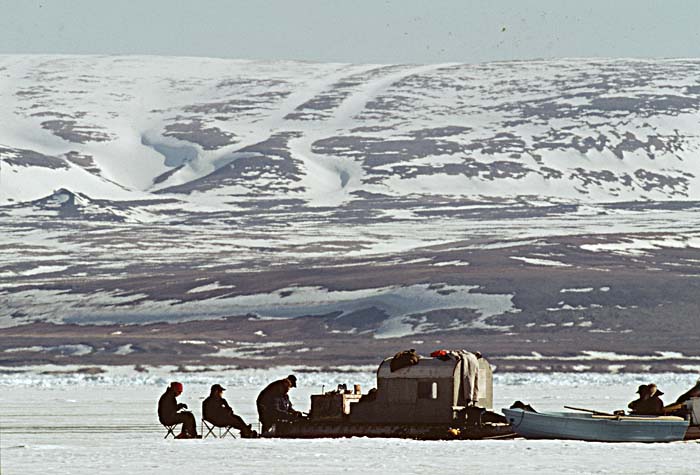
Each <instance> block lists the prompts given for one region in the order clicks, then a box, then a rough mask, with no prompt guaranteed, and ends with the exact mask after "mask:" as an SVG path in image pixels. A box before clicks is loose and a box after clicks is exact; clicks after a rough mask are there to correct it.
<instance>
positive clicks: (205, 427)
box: [202, 419, 216, 439]
mask: <svg viewBox="0 0 700 475" xmlns="http://www.w3.org/2000/svg"><path fill="white" fill-rule="evenodd" d="M215 428H216V426H214V425H211V426H210V425H209V424H208V423H207V422H206V421H205V420H204V419H202V434H203V435H202V439H206V438H207V437H208V436H210V435H211V436H212V437H214V438H215V439H216V433H214V429H215Z"/></svg>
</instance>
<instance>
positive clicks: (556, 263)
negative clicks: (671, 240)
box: [510, 256, 571, 267]
mask: <svg viewBox="0 0 700 475" xmlns="http://www.w3.org/2000/svg"><path fill="white" fill-rule="evenodd" d="M510 258H511V259H515V260H516V261H523V262H524V263H526V264H530V265H533V266H549V267H571V264H566V263H565V262H559V261H553V260H550V259H537V258H532V257H519V256H510Z"/></svg>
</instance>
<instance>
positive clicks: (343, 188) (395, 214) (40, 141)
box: [0, 56, 700, 371]
mask: <svg viewBox="0 0 700 475" xmlns="http://www.w3.org/2000/svg"><path fill="white" fill-rule="evenodd" d="M0 104H2V106H3V107H2V108H0V333H1V334H2V335H3V336H6V337H8V338H4V339H0V363H2V362H6V363H11V364H15V363H17V362H21V361H28V360H32V361H33V360H35V359H36V358H39V359H41V358H48V359H49V360H51V361H59V362H74V363H75V362H76V361H82V360H85V359H93V360H95V361H99V362H105V361H106V362H107V363H114V360H115V359H116V360H117V361H120V362H124V361H129V362H132V363H138V362H140V361H141V359H143V358H148V359H150V361H152V362H154V363H161V364H162V363H165V362H172V358H173V355H174V354H178V355H180V356H178V357H177V358H179V359H180V360H181V361H184V362H192V361H195V362H203V361H205V360H206V358H205V357H209V356H211V355H212V354H216V355H217V356H216V357H217V358H218V360H217V361H219V362H222V363H231V364H240V363H241V361H245V362H246V363H245V364H251V361H253V362H255V361H257V359H259V358H261V359H263V360H265V361H268V360H267V359H269V358H271V359H274V358H284V359H285V360H286V361H298V362H302V363H304V364H310V365H314V364H319V361H323V359H324V358H325V355H326V354H327V353H328V351H331V352H332V353H333V354H335V355H339V356H338V357H339V358H340V357H342V358H347V359H348V360H352V361H354V362H360V363H364V362H367V359H366V358H367V357H368V356H367V353H368V352H371V351H375V352H376V354H379V355H386V354H392V352H393V351H394V350H395V348H396V346H397V345H399V344H400V345H406V346H410V347H415V346H418V347H419V346H420V345H421V344H423V343H425V344H426V345H428V342H431V343H430V345H429V346H431V347H432V346H434V345H436V344H439V345H447V344H449V345H454V346H458V347H462V346H467V345H477V346H478V347H479V348H481V349H483V350H486V351H488V352H490V354H492V355H493V354H496V355H499V354H500V355H501V357H503V358H504V359H503V360H501V361H500V364H503V365H512V364H513V363H512V361H516V362H517V363H516V366H515V367H513V366H509V367H510V368H511V369H515V370H517V369H521V370H522V369H524V368H525V369H527V368H531V367H532V368H535V367H536V366H537V365H538V364H540V363H541V361H542V358H543V357H542V354H543V352H545V353H546V352H547V351H551V352H553V353H556V354H557V355H559V356H561V355H565V357H564V359H560V360H557V361H559V363H551V367H552V368H558V369H571V368H570V367H569V366H566V365H578V364H580V362H573V363H568V361H569V360H568V359H566V358H568V356H566V355H568V354H569V352H571V351H579V352H580V351H591V352H594V354H610V352H623V351H624V352H626V353H630V354H641V353H645V352H646V353H649V352H652V353H653V352H662V353H663V354H667V353H668V352H672V354H674V355H681V357H676V356H674V357H673V358H672V359H671V360H669V361H667V362H666V363H664V364H666V368H667V369H670V370H673V371H677V370H679V369H683V364H684V358H685V357H686V356H687V357H688V358H690V357H693V358H695V357H697V356H698V355H700V351H698V349H697V348H698V345H697V343H698V342H697V341H696V340H694V339H693V338H689V337H688V334H691V335H692V334H696V335H697V334H700V321H699V320H698V318H697V316H698V314H699V312H700V309H699V308H698V303H697V295H698V292H700V284H699V283H698V282H700V281H698V279H697V276H698V275H700V269H699V268H698V265H697V263H698V262H700V234H699V233H698V229H700V213H699V212H698V210H700V204H699V203H700V182H699V181H698V180H699V178H700V160H699V157H700V60H649V61H643V60H626V59H622V60H619V59H610V60H557V61H526V62H507V63H491V64H482V65H465V64H441V65H427V66H426V65H349V64H314V63H301V62H255V61H231V60H217V59H201V58H159V57H92V56H0ZM222 319H223V320H222ZM213 320H215V321H218V323H216V324H213V323H211V322H212V321H213ZM47 322H48V323H47ZM156 322H169V325H165V326H163V327H157V328H155V327H154V328H151V330H150V331H154V332H156V333H157V335H154V334H151V333H144V332H143V331H141V327H140V325H142V324H146V323H148V324H152V323H153V324H155V323H156ZM659 322H663V328H664V331H663V332H659V331H658V328H659ZM49 323H50V324H49ZM53 323H57V324H59V325H58V326H53V325H51V324H53ZM67 324H75V326H72V325H67ZM91 324H99V325H103V326H104V328H102V327H98V329H97V330H96V329H95V328H94V327H91V326H90V325H91ZM125 324H136V325H137V327H138V330H133V329H130V330H127V329H126V327H125V328H122V325H125ZM20 325H25V327H20ZM158 325H160V323H158ZM129 328H130V327H129ZM132 330H133V331H132ZM105 332H107V333H105ZM115 335H116V336H115ZM166 335H167V338H166ZM192 335H196V337H195V338H194V339H193V337H192ZM166 340H168V341H169V342H170V343H169V345H168V346H164V343H163V342H164V341H166ZM192 341H197V342H198V343H196V344H195V343H191V342H192ZM358 342H360V343H361V345H358ZM432 342H435V343H432ZM173 345H175V346H173ZM175 347H176V348H177V350H174V349H173V348H175ZM36 348H39V349H46V350H45V351H44V350H41V351H34V350H32V349H36ZM55 349H58V350H55ZM66 349H67V350H66ZM76 349H77V350H76ZM127 349H128V351H127ZM432 349H434V348H426V351H427V350H430V351H431V350H432ZM64 350H65V351H64ZM76 351H77V353H76ZM212 351H215V352H216V353H212ZM428 352H429V351H428ZM513 355H516V357H517V358H516V359H515V360H510V359H507V357H508V358H509V357H511V356H513ZM537 355H539V356H537ZM684 355H686V356H684ZM202 358H204V359H202ZM545 358H546V355H545ZM41 361H44V360H43V359H42V360H41ZM372 361H373V360H372ZM626 361H627V360H626ZM664 361H666V360H664ZM256 364H259V362H258V363H256ZM557 365H564V366H557ZM596 365H598V366H600V367H604V368H607V367H608V366H610V365H616V363H615V362H614V361H608V360H605V359H603V360H601V362H599V363H596ZM598 366H596V367H598ZM633 369H634V368H633ZM636 370H639V371H641V370H643V371H646V369H645V368H642V367H641V366H637V367H636Z"/></svg>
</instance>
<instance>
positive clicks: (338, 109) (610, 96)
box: [0, 56, 700, 202]
mask: <svg viewBox="0 0 700 475" xmlns="http://www.w3.org/2000/svg"><path fill="white" fill-rule="evenodd" d="M0 68H2V69H1V71H0V73H1V74H2V87H1V88H0V100H1V101H2V104H3V105H4V106H5V107H4V108H3V109H4V112H3V114H2V117H0V122H1V123H2V133H1V134H0V144H2V149H0V156H1V157H2V164H3V165H4V172H3V173H2V180H3V190H2V195H1V196H0V199H2V200H3V201H4V202H7V201H8V200H10V199H12V200H14V201H27V200H32V199H36V198H40V197H42V196H46V195H48V194H49V193H50V192H52V191H53V190H54V189H57V188H59V187H66V188H69V189H71V190H73V191H78V192H85V193H88V194H91V195H93V196H94V197H96V198H112V197H114V198H123V197H124V193H123V188H126V189H128V190H131V191H133V192H134V193H148V192H153V191H156V190H160V191H161V192H168V193H170V192H172V193H183V192H184V193H190V192H192V191H195V190H196V191H200V192H208V191H211V190H214V189H215V190H216V194H218V195H226V196H241V195H247V194H251V193H255V194H259V193H261V192H264V193H265V195H266V196H276V197H279V195H284V196H285V197H290V196H294V197H297V198H299V199H303V200H307V199H314V198H315V199H316V200H318V199H319V195H328V200H330V202H338V198H337V196H336V197H334V196H333V195H338V194H341V195H342V196H343V197H344V199H345V200H347V199H352V197H354V196H356V195H357V193H360V192H371V193H381V194H386V195H390V196H404V195H408V194H413V193H420V194H448V195H451V196H455V195H457V196H492V197H502V196H504V195H508V196H514V195H522V196H542V197H559V198H567V199H574V200H583V201H632V200H637V199H697V198H698V195H700V192H699V191H698V184H697V175H698V170H697V168H698V165H697V160H694V159H693V157H695V156H697V153H698V152H699V151H700V137H699V135H700V132H699V130H700V127H699V125H700V124H698V109H700V82H698V79H697V78H698V76H699V75H698V71H699V70H700V62H699V61H695V60H654V61H642V60H559V61H531V62H510V63H492V64H485V65H460V64H445V65H429V66H410V65H391V66H372V65H343V64H313V63H295V62H253V61H231V60H214V59H195V58H158V57H89V56H88V57H80V56H77V57H70V56H65V57H62V56H24V57H23V56H3V57H1V58H0ZM37 154H40V155H42V156H45V157H50V158H45V159H44V162H43V164H40V163H38V162H37V160H36V156H37ZM51 160H53V162H51ZM49 163H53V165H49ZM59 163H60V166H59V165H58V164H59ZM28 168H31V170H28ZM49 170H51V171H52V173H50V174H48V176H46V177H44V175H47V172H48V171H49ZM30 176H34V177H36V176H41V177H42V179H41V181H40V182H39V183H37V184H36V185H34V186H31V187H27V186H26V183H27V182H29V181H31V180H30ZM319 190H320V191H319Z"/></svg>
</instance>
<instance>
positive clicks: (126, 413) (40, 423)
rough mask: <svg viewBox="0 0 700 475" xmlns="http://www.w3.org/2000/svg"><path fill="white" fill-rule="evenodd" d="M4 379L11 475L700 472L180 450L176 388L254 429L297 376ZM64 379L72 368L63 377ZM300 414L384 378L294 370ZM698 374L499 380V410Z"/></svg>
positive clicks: (541, 453)
mask: <svg viewBox="0 0 700 475" xmlns="http://www.w3.org/2000/svg"><path fill="white" fill-rule="evenodd" d="M56 369H57V368H48V367H45V368H35V369H34V370H33V371H32V372H31V373H14V374H12V373H5V374H2V376H0V421H1V422H0V424H1V426H0V455H1V458H0V464H1V467H2V473H6V474H20V473H21V474H33V473H37V474H38V473H41V474H44V473H56V474H58V473H60V474H68V473H70V474H83V473H84V474H94V473H100V474H105V473H106V474H109V473H120V474H121V473H129V474H131V473H155V474H160V473H163V474H166V473H168V474H169V473H209V472H223V473H263V472H264V473H303V474H305V475H312V474H327V473H382V474H394V473H395V474H407V473H479V474H480V473H499V474H503V473H538V474H554V473H577V474H579V473H630V474H632V473H642V472H644V473H679V474H680V473H694V472H695V471H696V467H697V464H698V462H700V451H699V450H698V449H699V447H698V444H697V442H677V443H670V444H605V443H590V442H577V441H536V440H523V439H516V440H491V441H450V442H444V441H441V442H425V441H413V440H394V439H366V438H353V439H319V440H249V439H240V438H239V439H235V440H233V439H223V440H219V439H211V438H209V439H206V440H190V441H180V440H173V439H170V438H169V439H167V440H164V439H163V438H162V437H163V435H164V431H163V430H162V428H161V427H160V426H158V423H157V419H156V416H155V407H156V401H157V399H158V397H159V395H160V394H161V393H162V391H163V390H164V388H165V386H166V385H167V383H168V382H169V381H170V380H173V379H178V380H180V381H182V382H184V384H185V392H184V394H183V395H182V398H181V400H182V401H184V402H186V403H188V404H189V405H190V408H191V409H194V412H195V415H197V416H198V415H199V414H200V411H199V406H200V403H201V399H202V398H203V397H204V396H205V395H206V394H207V393H208V387H209V385H211V384H213V383H214V382H220V383H222V384H223V385H224V386H225V387H227V388H228V391H227V392H226V394H225V396H226V397H227V399H228V400H229V402H231V403H232V405H233V406H234V408H235V409H236V411H237V412H238V413H239V414H241V415H242V417H243V418H244V419H246V420H247V421H250V422H253V421H254V420H255V416H254V412H255V407H254V400H255V395H256V393H257V391H258V390H259V389H260V388H261V387H262V386H263V385H264V384H265V383H266V382H267V381H269V380H272V379H276V378H279V377H283V376H285V375H286V374H288V373H289V372H290V371H292V368H277V369H274V370H225V369H221V370H217V371H213V372H205V373H185V374H181V373H180V374H178V373H177V372H173V371H174V368H159V369H152V368H149V372H142V373H138V372H135V371H133V370H131V369H126V368H115V369H110V370H109V371H108V372H107V373H103V374H98V375H89V374H72V375H66V374H40V373H42V372H44V373H45V372H50V371H55V370H56ZM63 369H65V368H63ZM296 374H297V376H298V377H299V387H298V388H297V389H295V390H293V392H292V400H293V402H295V404H296V406H297V408H299V409H301V410H308V407H309V395H310V394H312V393H316V392H318V391H320V390H321V389H322V387H323V386H325V389H326V390H328V389H329V388H332V387H334V386H335V385H336V384H338V383H351V384H354V383H359V384H361V385H362V387H363V391H366V390H367V389H369V388H370V387H372V386H374V378H375V376H374V373H373V372H372V370H371V369H370V368H366V371H363V372H349V373H348V372H337V373H319V372H300V371H297V372H296ZM696 378H697V375H696V374H659V375H654V376H653V379H651V378H650V377H649V375H631V374H628V375H611V374H591V373H587V374H527V375H524V374H496V375H495V384H494V392H495V401H494V405H495V407H496V408H497V409H500V408H502V407H506V406H508V405H510V403H512V402H513V401H514V400H515V399H521V400H524V401H527V402H529V403H531V404H532V405H534V406H535V407H536V408H538V409H541V410H562V406H563V405H565V404H566V405H573V406H579V407H586V408H596V409H599V410H613V409H621V408H624V407H625V406H626V404H627V402H628V401H629V400H631V399H633V398H634V396H635V394H634V391H635V389H636V387H637V385H638V384H640V383H642V382H651V381H654V382H655V383H656V384H657V385H658V386H659V388H660V389H662V390H663V391H664V392H665V393H666V395H667V396H666V398H667V399H668V400H669V401H671V400H672V399H674V398H675V397H676V396H677V395H678V394H680V393H681V392H683V391H684V390H685V389H687V388H688V387H690V386H691V385H692V384H693V383H694V382H695V380H696Z"/></svg>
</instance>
